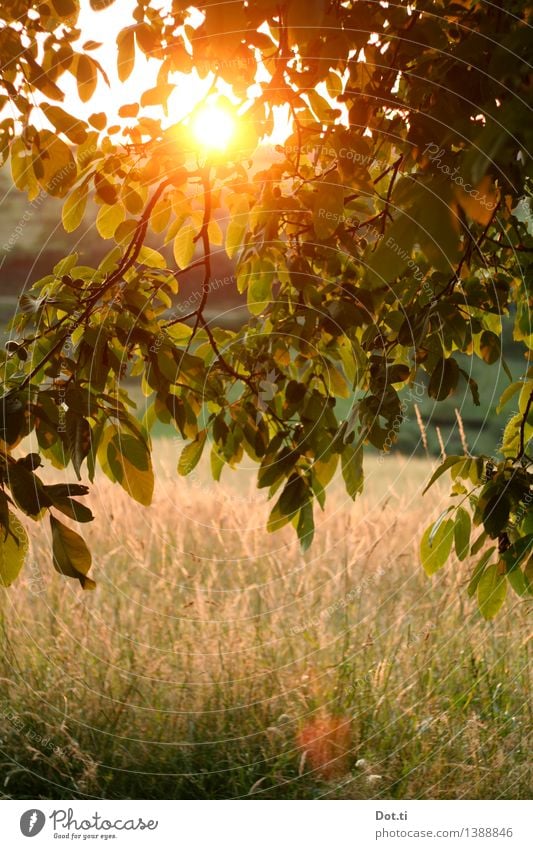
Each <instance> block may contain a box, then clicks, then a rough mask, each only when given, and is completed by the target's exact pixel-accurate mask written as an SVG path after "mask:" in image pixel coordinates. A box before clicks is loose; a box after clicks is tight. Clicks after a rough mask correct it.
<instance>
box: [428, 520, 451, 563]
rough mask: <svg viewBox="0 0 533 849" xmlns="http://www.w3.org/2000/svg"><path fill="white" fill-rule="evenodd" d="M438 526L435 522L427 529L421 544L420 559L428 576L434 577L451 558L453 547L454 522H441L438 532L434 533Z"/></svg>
mask: <svg viewBox="0 0 533 849" xmlns="http://www.w3.org/2000/svg"><path fill="white" fill-rule="evenodd" d="M438 521H439V520H437V522H438ZM436 524H437V523H436V522H434V523H433V524H432V525H430V526H429V528H426V530H425V532H424V535H423V537H422V540H421V542H420V557H421V560H422V566H423V567H424V570H425V572H426V574H427V575H433V574H434V573H435V572H438V570H439V569H441V568H442V567H443V566H444V564H445V563H446V561H447V559H448V557H449V556H450V552H451V550H452V545H453V538H454V522H453V520H452V519H445V520H444V521H441V522H440V524H439V525H438V527H437V530H436V531H434V528H435V525H436Z"/></svg>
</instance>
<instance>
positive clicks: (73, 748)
mask: <svg viewBox="0 0 533 849" xmlns="http://www.w3.org/2000/svg"><path fill="white" fill-rule="evenodd" d="M178 453H179V446H178V445H177V444H176V443H175V442H174V441H172V440H168V441H165V440H161V441H159V442H158V447H157V455H158V465H159V467H160V474H159V481H158V488H157V491H156V498H155V503H154V506H153V507H151V508H142V507H140V506H138V505H136V504H133V503H132V502H131V500H130V499H128V497H127V496H126V495H125V494H124V493H123V492H122V490H120V489H119V488H118V486H117V485H115V486H113V485H112V484H111V483H109V482H108V481H107V480H106V479H99V480H98V485H97V487H96V489H95V491H94V493H93V495H92V496H91V498H92V506H93V509H94V512H95V514H96V516H97V519H96V521H95V523H94V524H93V525H91V526H87V525H86V526H84V527H83V531H84V533H85V535H86V538H87V540H88V542H89V544H90V546H91V548H92V550H93V553H94V567H93V569H92V572H93V577H94V578H95V579H96V580H97V582H98V588H97V589H96V591H94V592H92V593H83V592H82V591H81V589H80V588H79V586H78V585H77V583H76V582H75V581H67V580H65V579H63V578H61V577H60V576H59V575H57V574H56V573H55V572H54V571H53V569H52V566H51V563H50V561H49V558H50V555H49V550H50V548H49V543H48V541H47V540H46V535H45V531H44V529H41V528H40V527H37V526H34V529H35V531H34V533H33V534H32V554H31V558H30V562H29V564H28V566H27V568H26V571H25V576H24V578H23V579H22V580H20V581H19V582H18V583H17V584H16V585H14V586H13V587H11V588H10V589H9V590H5V591H3V593H2V605H1V611H2V612H1V623H2V625H1V626H2V640H3V646H4V651H3V652H2V658H1V660H0V678H1V684H0V687H1V690H0V738H1V741H2V742H1V747H0V748H1V753H0V787H1V793H2V794H3V796H4V798H10V797H12V798H32V799H35V798H63V799H64V798H85V797H102V798H239V797H246V796H254V797H255V798H300V799H305V798H315V797H326V798H332V797H334V798H399V799H406V798H428V799H442V798H472V799H475V798H528V797H529V791H530V781H531V776H530V774H528V751H530V746H529V745H528V737H527V735H528V728H530V727H531V715H530V712H531V707H530V706H531V704H532V703H533V702H532V700H531V693H530V689H529V688H530V681H529V679H528V676H527V633H528V632H527V620H526V609H525V604H524V603H523V602H521V601H520V600H519V599H518V597H517V596H513V597H512V598H511V597H509V599H508V601H507V604H506V607H505V609H504V612H503V613H502V615H500V617H499V618H498V619H496V621H495V622H493V623H486V622H484V621H483V620H482V619H481V618H480V616H479V614H478V613H477V611H476V609H475V604H474V603H473V601H472V600H471V599H469V598H468V596H467V594H466V588H465V583H466V581H467V576H468V572H469V569H470V568H471V565H472V564H469V563H463V564H459V563H458V562H455V561H451V562H450V564H449V566H448V567H446V568H445V569H444V570H443V571H442V573H439V574H438V575H437V576H435V577H434V578H432V579H428V578H427V577H426V576H425V575H424V573H423V572H422V570H421V568H420V565H419V561H418V554H417V549H418V540H419V537H420V533H421V530H422V529H423V528H424V527H425V526H426V525H427V524H428V522H429V520H430V519H431V517H436V516H437V515H438V513H439V509H440V505H441V503H445V498H446V494H447V485H446V481H444V482H443V483H442V486H441V487H440V488H438V487H435V488H434V489H432V490H430V493H428V494H427V495H426V496H424V497H423V498H422V497H421V495H420V492H421V488H422V485H423V482H424V481H426V480H427V478H428V476H429V474H430V470H431V468H432V464H431V463H429V462H428V461H425V460H420V459H414V460H413V459H410V460H409V459H407V458H400V457H395V458H394V457H391V458H387V459H386V460H385V461H384V462H380V460H379V459H378V458H373V459H372V460H371V461H370V462H369V464H368V469H367V490H366V492H365V494H364V495H363V496H362V497H361V498H359V499H358V500H357V501H356V502H355V503H352V502H351V501H349V500H348V499H347V498H346V496H345V495H343V493H342V490H341V488H340V486H335V487H334V491H333V492H332V494H331V497H330V499H329V502H328V505H327V508H326V511H325V513H324V514H322V515H321V516H320V517H319V521H318V526H319V527H318V531H317V536H316V541H315V543H314V545H313V546H312V548H311V550H310V551H309V552H308V553H307V554H306V555H305V556H302V554H301V553H300V552H299V549H298V546H297V544H296V541H295V540H294V539H293V537H292V535H291V532H290V531H289V530H287V529H285V530H286V531H287V532H286V533H285V532H282V533H281V534H278V535H270V534H267V533H266V531H265V530H264V523H265V516H266V506H265V503H264V499H263V495H262V493H261V492H259V491H258V490H255V489H254V488H253V470H252V469H249V470H244V471H243V472H241V473H239V474H236V475H233V476H232V473H231V472H230V471H229V470H226V471H225V472H224V475H223V482H222V483H221V484H218V485H217V484H214V483H212V482H211V481H210V480H209V478H208V476H207V474H206V473H205V471H204V470H203V469H200V471H199V472H198V473H197V474H196V475H193V477H192V479H191V478H189V479H183V478H178V477H177V475H176V472H175V465H176V461H177V456H178ZM62 479H63V478H62ZM69 479H70V478H69ZM529 742H530V741H529Z"/></svg>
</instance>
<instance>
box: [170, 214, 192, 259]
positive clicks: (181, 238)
mask: <svg viewBox="0 0 533 849" xmlns="http://www.w3.org/2000/svg"><path fill="white" fill-rule="evenodd" d="M193 256H194V228H193V227H192V225H191V224H189V223H188V222H186V223H185V224H183V225H182V227H181V228H180V230H179V231H178V234H177V236H176V238H175V239H174V259H175V260H176V262H177V264H178V266H179V268H187V266H188V265H189V264H190V262H191V260H192V258H193Z"/></svg>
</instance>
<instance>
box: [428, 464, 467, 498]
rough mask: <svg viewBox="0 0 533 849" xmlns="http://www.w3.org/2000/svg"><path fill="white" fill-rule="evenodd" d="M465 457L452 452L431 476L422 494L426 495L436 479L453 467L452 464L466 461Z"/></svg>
mask: <svg viewBox="0 0 533 849" xmlns="http://www.w3.org/2000/svg"><path fill="white" fill-rule="evenodd" d="M464 459H465V458H464V457H460V456H458V455H457V454H454V455H452V454H450V456H449V457H446V459H445V460H444V461H443V462H442V463H441V464H440V466H439V467H438V468H437V469H436V470H435V471H434V472H433V474H432V475H431V478H430V479H429V483H427V484H426V486H425V487H424V489H423V490H422V495H424V494H425V493H426V492H427V491H428V489H429V488H430V486H433V484H434V483H435V481H436V480H438V478H440V476H441V475H443V474H444V472H446V471H447V470H448V469H451V468H452V466H457V465H458V464H459V463H464Z"/></svg>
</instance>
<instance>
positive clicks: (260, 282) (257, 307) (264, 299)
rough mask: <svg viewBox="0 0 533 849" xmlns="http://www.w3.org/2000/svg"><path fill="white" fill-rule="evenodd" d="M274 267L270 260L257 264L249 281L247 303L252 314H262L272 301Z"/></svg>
mask: <svg viewBox="0 0 533 849" xmlns="http://www.w3.org/2000/svg"><path fill="white" fill-rule="evenodd" d="M273 280H274V267H273V266H272V264H271V263H269V262H263V263H261V264H260V265H259V266H258V265H256V266H255V268H254V272H253V273H252V274H251V276H250V279H249V282H248V292H247V305H248V309H249V310H250V312H251V313H252V315H260V313H262V312H263V310H265V309H266V307H267V306H268V305H269V304H270V302H271V301H272V283H273Z"/></svg>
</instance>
